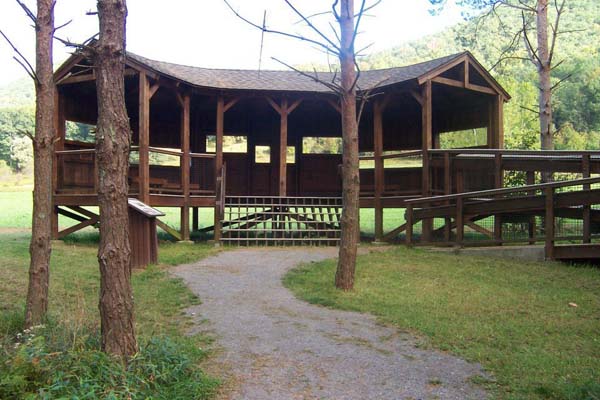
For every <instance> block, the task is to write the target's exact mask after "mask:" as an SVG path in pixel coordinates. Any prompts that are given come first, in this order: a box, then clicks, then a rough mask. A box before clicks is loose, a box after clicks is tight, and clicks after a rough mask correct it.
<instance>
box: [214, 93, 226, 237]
mask: <svg viewBox="0 0 600 400" xmlns="http://www.w3.org/2000/svg"><path fill="white" fill-rule="evenodd" d="M216 118H217V121H216V132H215V136H216V137H215V139H216V140H215V141H216V143H215V190H216V195H217V201H216V204H215V218H214V239H215V240H216V241H219V240H221V230H222V226H221V212H220V207H221V204H219V203H220V202H219V199H218V196H219V189H220V185H221V174H222V171H223V129H224V122H225V99H224V98H223V96H219V97H218V98H217V116H216Z"/></svg>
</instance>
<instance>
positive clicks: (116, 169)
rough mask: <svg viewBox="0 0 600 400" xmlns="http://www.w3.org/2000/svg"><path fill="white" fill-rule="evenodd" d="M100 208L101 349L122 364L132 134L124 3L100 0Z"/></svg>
mask: <svg viewBox="0 0 600 400" xmlns="http://www.w3.org/2000/svg"><path fill="white" fill-rule="evenodd" d="M98 16H99V20H100V36H99V39H98V44H97V48H96V54H95V66H96V71H97V80H96V89H97V90H96V92H97V97H98V125H97V134H96V154H97V157H98V204H99V207H100V245H99V249H98V263H99V265H100V304H99V308H100V319H101V332H102V349H103V350H104V351H105V352H107V353H109V354H113V355H116V356H118V357H120V358H122V359H123V360H125V359H126V358H127V357H128V356H131V355H133V354H134V353H135V352H136V351H137V343H136V338H135V332H134V315H133V292H132V288H131V266H130V255H131V254H130V253H131V251H130V247H129V224H128V214H127V211H128V210H127V207H128V206H127V192H128V185H127V174H128V170H129V146H130V142H131V130H130V127H129V118H128V116H127V110H126V108H125V90H124V57H125V21H126V17H127V6H126V3H125V0H98Z"/></svg>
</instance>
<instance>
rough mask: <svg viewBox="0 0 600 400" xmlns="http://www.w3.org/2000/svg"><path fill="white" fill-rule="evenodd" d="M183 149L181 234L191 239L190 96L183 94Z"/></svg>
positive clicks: (181, 161) (181, 165)
mask: <svg viewBox="0 0 600 400" xmlns="http://www.w3.org/2000/svg"><path fill="white" fill-rule="evenodd" d="M181 151H182V153H183V154H182V156H181V158H180V169H181V186H182V189H183V199H184V205H183V207H181V223H180V229H181V236H182V238H183V240H189V239H190V209H189V206H190V166H191V158H190V96H189V95H184V96H182V109H181Z"/></svg>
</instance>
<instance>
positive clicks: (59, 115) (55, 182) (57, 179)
mask: <svg viewBox="0 0 600 400" xmlns="http://www.w3.org/2000/svg"><path fill="white" fill-rule="evenodd" d="M54 103H55V108H54V125H55V130H54V156H53V160H52V161H53V162H52V202H53V203H52V205H53V212H52V217H51V218H52V239H58V229H59V227H58V212H57V211H56V210H57V207H56V203H55V201H54V195H56V193H57V191H58V188H60V187H62V179H61V178H62V171H63V168H62V165H61V163H62V159H61V158H60V157H59V156H58V152H60V151H61V150H63V149H64V145H65V135H66V119H65V106H64V97H63V96H62V95H61V93H60V90H59V89H55V92H54Z"/></svg>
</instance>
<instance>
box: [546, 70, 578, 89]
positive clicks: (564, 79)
mask: <svg viewBox="0 0 600 400" xmlns="http://www.w3.org/2000/svg"><path fill="white" fill-rule="evenodd" d="M571 76H573V74H571V73H569V74H567V75H566V76H565V77H564V78H561V79H559V80H558V82H556V83H555V84H554V85H552V87H551V88H550V91H551V92H552V91H554V89H556V88H557V87H558V86H559V85H560V84H561V83H563V82H564V81H566V80H567V79H569V78H571Z"/></svg>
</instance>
